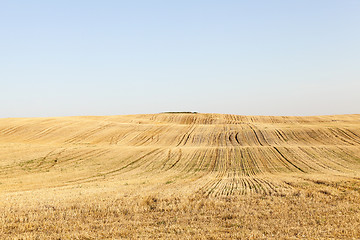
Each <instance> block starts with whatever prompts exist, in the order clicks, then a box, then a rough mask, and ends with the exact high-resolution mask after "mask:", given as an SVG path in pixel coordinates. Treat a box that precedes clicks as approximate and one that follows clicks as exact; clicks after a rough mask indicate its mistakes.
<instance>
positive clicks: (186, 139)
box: [176, 124, 195, 147]
mask: <svg viewBox="0 0 360 240" xmlns="http://www.w3.org/2000/svg"><path fill="white" fill-rule="evenodd" d="M194 130H195V124H193V125H191V126H190V127H189V129H188V130H187V132H186V133H185V134H184V135H183V136H182V137H181V138H180V140H179V142H178V144H177V145H176V146H177V147H178V146H180V145H182V146H185V144H186V142H187V141H188V140H189V138H190V135H191V134H192V132H193V131H194Z"/></svg>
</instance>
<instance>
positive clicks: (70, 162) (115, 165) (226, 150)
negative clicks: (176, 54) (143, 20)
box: [0, 113, 360, 239]
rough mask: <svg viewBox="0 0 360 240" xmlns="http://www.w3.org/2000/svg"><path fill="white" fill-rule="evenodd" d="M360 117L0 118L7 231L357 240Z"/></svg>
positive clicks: (18, 234) (1, 201) (56, 235)
mask: <svg viewBox="0 0 360 240" xmlns="http://www.w3.org/2000/svg"><path fill="white" fill-rule="evenodd" d="M359 167H360V116H359V115H342V116H318V117H247V116H236V115H220V114H191V113H181V114H171V113H164V114H156V115H133V116H112V117H67V118H29V119H25V118H23V119H1V120H0V173H1V174H0V213H1V214H0V238H1V239H44V238H46V239H119V238H131V239H134V238H140V239H146V238H150V239H153V238H164V239H225V238H232V239H289V238H310V239H329V238H334V239H339V238H341V239H358V238H360V226H359V223H360V207H359V206H360V205H359V203H360V196H359V194H360V178H359V177H360V176H359V173H360V171H359Z"/></svg>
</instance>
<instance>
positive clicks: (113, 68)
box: [0, 0, 360, 118]
mask: <svg viewBox="0 0 360 240" xmlns="http://www.w3.org/2000/svg"><path fill="white" fill-rule="evenodd" d="M359 13H360V1H358V0H345V1H340V0H317V1H313V0H301V1H289V0H283V1H280V0H273V1H268V0H263V1H260V0H248V1H241V0H236V1H235V0H234V1H230V0H223V1H214V0H181V1H168V0H163V1H160V0H151V1H149V0H134V1H120V0H116V1H115V0H113V1H111V0H103V1H93V0H86V1H85V0H76V1H74V0H71V1H70V0H61V1H48V0H43V1H41V0H32V1H25V0H0V86H1V88H0V103H1V104H0V106H1V107H0V117H1V118H7V117H50V116H51V117H52V116H80V115H82V116H83V115H122V114H140V113H159V112H164V111H197V112H203V113H231V114H240V115H329V114H354V113H356V114H359V113H360V14H359Z"/></svg>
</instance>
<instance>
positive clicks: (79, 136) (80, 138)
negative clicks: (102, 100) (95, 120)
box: [65, 123, 114, 143]
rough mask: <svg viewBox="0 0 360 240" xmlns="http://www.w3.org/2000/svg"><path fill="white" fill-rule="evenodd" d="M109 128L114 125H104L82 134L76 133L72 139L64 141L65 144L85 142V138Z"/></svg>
mask: <svg viewBox="0 0 360 240" xmlns="http://www.w3.org/2000/svg"><path fill="white" fill-rule="evenodd" d="M110 126H114V124H112V123H108V124H106V125H103V126H99V127H96V128H95V129H92V130H89V131H84V132H82V133H78V134H77V135H75V136H74V137H72V138H70V139H68V140H66V141H65V143H75V142H82V141H84V140H86V139H87V138H89V137H91V136H92V135H94V134H96V133H99V132H101V131H103V130H104V129H106V128H108V127H110Z"/></svg>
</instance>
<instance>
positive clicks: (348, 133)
mask: <svg viewBox="0 0 360 240" xmlns="http://www.w3.org/2000/svg"><path fill="white" fill-rule="evenodd" d="M338 131H340V132H341V133H342V134H343V135H344V136H345V137H347V138H348V139H351V141H353V142H355V144H354V145H359V144H360V141H359V140H357V139H356V138H354V135H355V134H354V133H353V132H351V131H349V130H348V129H341V128H338ZM351 135H353V136H351ZM355 136H356V137H357V138H359V137H358V136H357V135H355Z"/></svg>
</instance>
